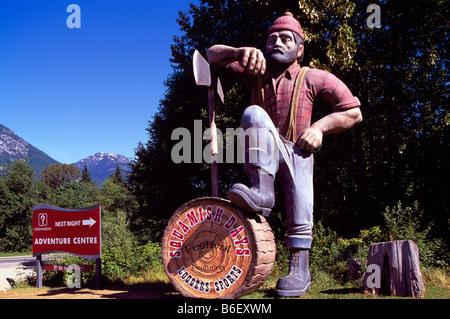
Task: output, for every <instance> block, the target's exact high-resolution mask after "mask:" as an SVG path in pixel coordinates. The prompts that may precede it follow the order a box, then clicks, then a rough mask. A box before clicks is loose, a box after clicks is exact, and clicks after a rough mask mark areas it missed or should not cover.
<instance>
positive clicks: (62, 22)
mask: <svg viewBox="0 0 450 319" xmlns="http://www.w3.org/2000/svg"><path fill="white" fill-rule="evenodd" d="M189 2H191V1H188V0H170V1H157V0H132V1H130V0H115V1H114V0H109V1H105V0H89V1H87V0H69V1H64V0H39V1H32V0H26V1H22V0H1V2H0V124H3V125H4V126H6V127H8V128H9V129H11V130H13V131H14V132H15V133H16V134H18V135H19V136H20V137H22V138H23V139H25V140H26V141H28V142H29V143H31V144H32V145H34V146H35V147H37V148H39V149H41V150H42V151H44V152H46V153H47V154H48V155H50V156H51V157H53V158H54V159H56V160H57V161H59V162H62V163H73V162H76V161H78V160H80V159H82V158H85V157H87V156H89V155H92V154H94V153H96V152H105V153H117V154H123V155H126V156H128V157H133V156H134V149H135V148H136V146H137V144H138V142H139V141H141V142H143V143H145V142H146V141H147V140H148V137H147V132H146V130H145V129H146V128H147V127H148V121H149V120H151V119H152V117H153V115H154V114H155V112H156V110H157V108H158V106H159V101H160V100H161V99H162V97H163V94H164V92H165V87H164V81H165V80H166V79H167V77H168V75H169V74H170V73H171V72H172V68H171V66H170V63H169V58H170V45H171V44H172V42H173V36H174V35H177V34H178V35H180V34H181V31H180V30H179V27H178V24H177V23H176V18H177V15H178V11H179V10H183V11H185V10H186V9H188V7H189ZM194 2H196V1H194ZM72 3H74V4H77V5H78V6H79V7H80V9H81V28H80V29H75V28H74V29H70V28H68V27H67V25H66V20H67V18H68V17H69V15H70V14H71V13H67V12H66V9H67V6H68V5H69V4H72Z"/></svg>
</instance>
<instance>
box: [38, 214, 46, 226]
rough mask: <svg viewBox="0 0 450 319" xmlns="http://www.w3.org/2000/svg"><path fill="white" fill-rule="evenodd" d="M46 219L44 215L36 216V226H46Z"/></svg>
mask: <svg viewBox="0 0 450 319" xmlns="http://www.w3.org/2000/svg"><path fill="white" fill-rule="evenodd" d="M47 224H48V217H47V214H46V213H40V214H39V216H38V226H41V227H42V226H47Z"/></svg>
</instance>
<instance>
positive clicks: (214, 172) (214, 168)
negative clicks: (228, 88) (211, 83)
mask: <svg viewBox="0 0 450 319" xmlns="http://www.w3.org/2000/svg"><path fill="white" fill-rule="evenodd" d="M208 107H209V128H210V130H211V159H212V163H211V192H212V196H214V197H218V196H219V171H218V164H217V162H216V160H217V158H216V157H217V153H218V152H219V148H218V144H217V127H216V121H215V118H216V108H215V106H214V88H212V87H209V88H208Z"/></svg>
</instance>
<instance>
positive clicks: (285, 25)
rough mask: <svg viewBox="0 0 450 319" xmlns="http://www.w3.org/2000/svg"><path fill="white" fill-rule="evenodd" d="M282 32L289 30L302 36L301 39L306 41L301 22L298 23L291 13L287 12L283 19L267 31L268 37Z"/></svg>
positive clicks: (277, 20) (275, 22)
mask: <svg viewBox="0 0 450 319" xmlns="http://www.w3.org/2000/svg"><path fill="white" fill-rule="evenodd" d="M281 30H289V31H292V32H295V33H297V34H298V35H299V36H300V38H302V40H303V41H304V40H305V37H304V35H303V30H302V26H301V25H300V22H298V21H297V19H295V18H294V16H293V15H292V13H290V12H286V13H285V14H283V15H282V16H281V17H279V18H278V19H276V20H275V21H274V22H273V24H272V26H271V27H270V28H269V30H268V31H267V35H269V34H271V33H273V32H276V31H281Z"/></svg>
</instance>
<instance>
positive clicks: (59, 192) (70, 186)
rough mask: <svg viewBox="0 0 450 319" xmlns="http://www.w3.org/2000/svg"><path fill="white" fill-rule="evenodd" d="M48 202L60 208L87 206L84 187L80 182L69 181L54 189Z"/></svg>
mask: <svg viewBox="0 0 450 319" xmlns="http://www.w3.org/2000/svg"><path fill="white" fill-rule="evenodd" d="M49 202H50V203H51V205H54V206H57V207H61V208H69V209H80V208H84V207H87V206H88V198H87V196H86V189H85V188H84V187H83V184H82V183H80V182H75V181H70V182H68V183H66V184H64V185H62V186H60V187H58V188H57V189H55V190H54V192H53V194H52V196H51V197H50V198H49Z"/></svg>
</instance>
